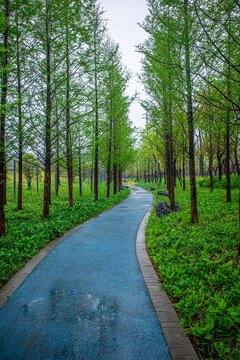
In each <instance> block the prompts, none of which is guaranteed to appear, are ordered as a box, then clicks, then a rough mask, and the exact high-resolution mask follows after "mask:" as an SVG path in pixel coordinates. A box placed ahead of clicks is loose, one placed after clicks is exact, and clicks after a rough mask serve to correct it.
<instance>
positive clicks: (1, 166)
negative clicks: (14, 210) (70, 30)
mask: <svg viewBox="0 0 240 360" xmlns="http://www.w3.org/2000/svg"><path fill="white" fill-rule="evenodd" d="M9 7H10V0H5V14H4V15H5V30H4V32H3V49H4V52H3V55H2V63H1V72H2V83H1V118H0V119H1V120H0V121H1V123H0V237H1V236H2V235H5V212H4V205H5V188H6V171H5V169H6V153H5V121H6V105H7V90H8V72H7V66H8V33H9Z"/></svg>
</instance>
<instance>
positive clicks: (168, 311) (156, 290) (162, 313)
mask: <svg viewBox="0 0 240 360" xmlns="http://www.w3.org/2000/svg"><path fill="white" fill-rule="evenodd" d="M153 202H154V200H153ZM152 210H153V205H152V206H151V207H150V208H149V210H148V211H147V213H146V215H145V217H144V218H143V220H142V222H141V225H140V227H139V230H138V234H137V238H136V253H137V258H138V262H139V265H140V268H141V271H142V274H143V277H144V280H145V283H146V286H147V288H148V291H149V294H150V297H151V299H152V303H153V305H154V308H155V311H156V313H157V316H158V319H159V322H160V325H161V328H162V331H163V334H164V337H165V339H166V342H167V344H168V347H169V350H170V353H171V356H172V359H173V360H198V359H199V357H198V356H197V354H196V351H195V349H194V348H193V346H192V344H191V342H190V340H189V338H188V337H187V335H184V334H183V328H182V327H181V326H180V323H179V320H178V318H177V314H176V311H175V310H174V308H173V306H172V304H171V302H170V300H169V298H168V296H167V294H166V293H165V291H164V290H163V289H162V288H161V284H160V281H159V279H158V276H157V274H156V272H155V270H154V268H153V266H152V263H151V261H150V259H149V256H148V252H147V249H146V243H145V228H146V225H147V223H148V218H149V216H150V214H151V212H152Z"/></svg>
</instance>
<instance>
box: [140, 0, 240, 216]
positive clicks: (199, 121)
mask: <svg viewBox="0 0 240 360" xmlns="http://www.w3.org/2000/svg"><path fill="white" fill-rule="evenodd" d="M148 9H149V13H148V15H147V17H146V19H145V21H144V23H143V24H142V27H143V28H144V30H145V31H146V32H147V33H148V34H149V37H148V38H147V40H146V41H145V42H144V43H143V44H141V45H140V46H139V47H138V49H139V51H140V52H141V53H142V54H143V55H144V58H143V74H142V76H141V79H142V82H143V84H144V86H145V89H146V92H147V94H148V98H149V100H146V101H143V107H144V108H145V110H146V114H147V126H146V129H145V131H144V132H143V134H142V143H143V145H142V150H143V151H145V153H146V152H147V154H149V156H150V158H152V159H153V161H154V162H155V165H156V166H158V167H159V165H160V164H161V166H162V167H163V168H165V169H166V175H167V176H166V177H167V186H168V190H169V196H170V202H171V208H172V210H174V209H175V198H174V184H175V177H176V167H178V169H179V168H180V167H181V172H182V174H183V181H184V184H185V168H186V160H187V159H188V162H189V167H188V168H189V177H190V188H191V215H192V222H193V223H195V222H197V221H198V213H197V193H196V179H195V176H196V175H195V174H196V164H195V162H196V156H198V159H199V170H200V175H204V158H207V159H208V163H209V165H208V173H209V175H210V178H211V190H212V189H213V170H214V169H213V168H214V163H215V162H217V165H216V167H217V169H218V173H219V177H221V176H222V173H223V170H224V172H225V174H226V179H227V202H230V201H231V184H230V172H231V161H232V162H234V167H235V170H236V172H237V173H238V174H239V161H238V159H239V153H238V151H239V125H240V114H239V111H240V106H239V104H240V97H239V94H240V92H239V90H240V89H239V86H240V69H239V44H240V27H239V22H240V7H239V3H238V1H236V0H214V1H211V2H209V1H206V0H181V1H177V0H176V1H172V0H171V1H169V0H158V1H157V0H148ZM142 159H144V157H142ZM145 159H146V156H145ZM215 159H216V160H215ZM139 161H140V162H141V161H142V162H143V161H145V165H144V166H145V171H146V172H147V173H149V171H148V167H149V162H150V163H151V160H139Z"/></svg>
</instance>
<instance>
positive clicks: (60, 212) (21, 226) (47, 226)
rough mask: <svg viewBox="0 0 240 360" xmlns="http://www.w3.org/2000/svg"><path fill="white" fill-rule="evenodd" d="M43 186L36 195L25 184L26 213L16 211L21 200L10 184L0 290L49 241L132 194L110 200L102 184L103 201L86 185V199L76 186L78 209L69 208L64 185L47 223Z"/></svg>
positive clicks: (1, 241)
mask: <svg viewBox="0 0 240 360" xmlns="http://www.w3.org/2000/svg"><path fill="white" fill-rule="evenodd" d="M42 190H43V183H42V182H41V183H40V192H39V194H37V193H36V188H35V187H34V185H33V186H32V189H31V190H27V184H24V191H23V210H22V211H16V208H17V202H16V201H17V200H16V198H14V196H13V185H12V183H11V181H9V182H8V188H7V205H6V207H5V209H6V236H4V237H2V238H0V288H1V287H2V286H3V285H4V284H5V283H6V282H7V281H8V280H9V279H10V278H11V277H12V276H13V275H14V274H15V273H16V272H17V271H18V270H19V269H21V268H22V267H23V266H24V264H25V263H26V262H27V261H28V260H30V259H31V258H32V257H33V256H34V255H35V254H36V253H37V252H38V251H39V250H40V249H41V248H43V247H44V246H45V245H46V244H47V243H48V242H49V241H51V240H53V239H54V238H56V237H58V236H61V235H62V234H63V233H64V232H65V231H66V230H68V229H70V228H72V227H74V226H76V225H78V224H80V223H82V222H84V221H86V220H88V219H89V218H91V217H93V216H95V215H97V214H100V213H101V212H103V211H105V210H106V209H108V208H109V207H111V206H113V205H115V204H117V203H119V202H121V201H122V200H124V199H125V198H126V197H127V196H128V195H129V193H130V190H129V189H124V190H122V191H120V192H119V193H117V194H116V195H111V196H110V198H108V199H107V198H106V185H105V183H100V184H99V201H97V202H96V203H95V202H94V194H93V192H92V191H91V190H90V187H89V185H88V184H87V183H84V184H83V196H82V197H81V198H80V197H79V195H78V184H74V187H73V193H74V206H73V207H72V208H69V207H68V197H67V183H66V181H64V179H63V181H62V185H61V186H60V189H59V196H58V197H56V195H55V194H54V189H52V205H51V206H50V213H49V216H48V217H47V219H43V218H42V205H43V195H42Z"/></svg>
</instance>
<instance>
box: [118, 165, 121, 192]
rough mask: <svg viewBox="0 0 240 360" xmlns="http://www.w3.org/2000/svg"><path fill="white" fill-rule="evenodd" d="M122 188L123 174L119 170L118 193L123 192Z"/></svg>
mask: <svg viewBox="0 0 240 360" xmlns="http://www.w3.org/2000/svg"><path fill="white" fill-rule="evenodd" d="M121 186H122V172H121V170H120V168H119V169H118V191H120V190H121Z"/></svg>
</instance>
